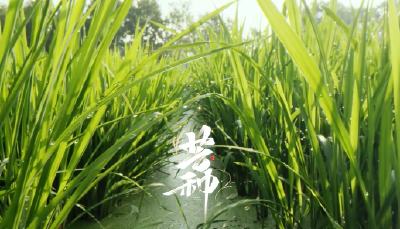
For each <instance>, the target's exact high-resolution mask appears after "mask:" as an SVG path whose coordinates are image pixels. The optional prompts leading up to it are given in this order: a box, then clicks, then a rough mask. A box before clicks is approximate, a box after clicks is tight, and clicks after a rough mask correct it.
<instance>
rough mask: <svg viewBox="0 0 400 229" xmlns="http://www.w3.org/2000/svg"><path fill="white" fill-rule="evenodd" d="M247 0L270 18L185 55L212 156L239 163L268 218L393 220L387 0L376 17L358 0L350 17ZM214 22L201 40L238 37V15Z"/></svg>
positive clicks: (375, 223)
mask: <svg viewBox="0 0 400 229" xmlns="http://www.w3.org/2000/svg"><path fill="white" fill-rule="evenodd" d="M258 2H259V5H260V7H261V9H262V10H263V11H264V13H265V16H266V18H267V19H268V22H269V26H270V27H269V28H266V30H265V31H264V33H263V34H262V36H261V37H254V36H248V37H247V39H246V40H247V42H249V43H247V44H244V45H243V46H241V47H235V48H231V49H230V50H229V52H224V53H219V54H217V55H215V56H213V57H209V58H208V59H207V60H202V61H197V62H196V63H193V64H192V69H193V71H194V72H195V75H196V76H197V77H196V81H195V82H198V88H207V89H204V90H203V91H207V92H209V91H208V90H211V92H213V93H215V95H214V96H213V97H212V98H210V99H206V100H203V101H202V102H203V104H202V106H204V107H202V110H204V112H203V115H202V120H203V121H204V122H206V123H207V124H208V125H214V135H215V136H213V137H214V139H217V138H219V140H218V141H217V140H216V141H217V142H222V143H224V144H228V145H229V146H224V147H221V150H220V153H221V156H222V157H224V159H229V157H231V158H232V157H233V158H234V161H235V163H236V164H238V165H241V166H243V167H245V168H247V169H248V171H249V174H251V176H252V180H250V181H249V182H252V183H255V184H256V186H257V190H258V191H256V192H255V193H254V195H256V196H258V197H260V198H261V199H264V200H269V201H271V202H269V203H267V204H266V203H264V202H263V201H261V200H260V201H259V202H260V203H262V204H263V205H264V206H266V207H267V208H268V209H269V210H270V212H271V214H272V216H273V217H274V219H275V221H276V223H277V228H297V227H299V228H397V227H398V217H399V215H398V214H399V211H398V205H399V203H398V201H399V198H398V193H399V192H398V190H399V188H398V186H397V185H398V175H397V174H398V168H399V167H398V165H399V163H398V162H399V153H398V151H397V144H396V142H398V141H397V140H396V139H397V136H398V134H397V133H398V129H397V122H396V121H397V119H396V115H397V113H398V112H397V111H396V109H397V108H398V107H397V108H396V106H397V105H396V104H397V103H396V101H397V96H398V95H397V87H398V85H397V82H398V81H397V78H398V77H399V75H398V74H399V73H398V69H397V68H398V67H397V66H398V64H399V62H398V61H399V57H398V51H396V50H398V49H397V45H398V40H399V36H398V30H399V28H398V24H399V18H398V9H397V8H396V6H395V4H394V1H389V5H388V8H387V9H388V10H387V11H386V12H385V14H384V16H383V19H382V20H381V21H377V20H376V18H375V16H374V14H373V12H372V11H369V9H370V8H371V2H367V1H365V2H363V3H362V4H361V5H360V7H359V9H358V10H356V11H354V18H355V20H354V22H353V23H352V24H351V25H350V26H348V25H346V24H345V23H344V22H343V21H342V20H341V19H340V18H339V17H338V16H336V14H335V12H336V7H337V1H334V0H333V1H330V3H329V6H325V7H323V9H324V12H325V14H324V17H323V19H322V22H321V23H319V24H317V23H316V22H315V20H314V15H315V12H316V7H317V2H316V1H314V3H313V5H312V6H311V8H309V7H308V6H307V5H306V4H305V2H304V1H302V2H300V4H299V5H298V3H297V2H296V1H291V0H289V1H285V4H284V7H283V10H282V12H281V13H280V12H278V10H277V9H276V7H275V6H274V5H273V3H272V2H271V1H258ZM239 4H240V3H239ZM362 6H364V7H365V9H366V10H364V14H363V15H361V9H362ZM221 26H222V27H223V28H222V31H224V33H223V34H220V35H219V36H217V35H216V34H215V33H213V31H209V37H210V38H211V39H210V41H211V43H210V44H209V46H207V47H206V48H205V49H207V48H211V47H213V46H224V45H227V44H238V43H242V42H243V40H242V39H243V38H245V35H244V34H243V33H242V30H243V29H242V27H241V26H240V24H239V22H237V20H236V21H235V23H234V25H233V26H232V27H231V28H227V27H226V26H224V24H223V22H221ZM202 51H203V50H202V49H200V48H198V49H196V50H194V51H193V52H202ZM199 90H200V89H199ZM216 124H217V125H218V126H217V125H216ZM249 147H250V148H253V149H249ZM227 163H228V162H227ZM234 170H235V169H233V170H232V172H233V173H235V172H237V173H238V174H241V175H242V176H243V177H248V174H245V173H243V172H239V171H234ZM395 174H396V175H395ZM236 182H239V183H238V184H237V185H239V186H241V185H243V184H241V183H240V180H239V179H238V180H237V181H236ZM245 189H246V190H250V192H254V189H253V187H252V186H249V185H247V187H246V186H245ZM210 221H211V220H210Z"/></svg>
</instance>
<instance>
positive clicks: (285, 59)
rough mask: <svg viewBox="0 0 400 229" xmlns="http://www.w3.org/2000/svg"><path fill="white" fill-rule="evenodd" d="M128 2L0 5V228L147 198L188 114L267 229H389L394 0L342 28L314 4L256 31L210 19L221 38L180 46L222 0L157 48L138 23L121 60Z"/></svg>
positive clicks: (98, 212) (395, 108) (55, 223)
mask: <svg viewBox="0 0 400 229" xmlns="http://www.w3.org/2000/svg"><path fill="white" fill-rule="evenodd" d="M132 2H133V0H125V1H123V2H122V4H121V5H120V6H118V5H117V1H115V0H102V1H100V0H99V1H96V2H95V4H93V5H92V6H91V7H90V8H89V9H86V8H85V1H67V0H62V1H60V3H59V4H58V5H57V6H56V7H55V8H54V7H53V6H52V4H51V1H50V0H41V1H35V2H34V4H33V6H32V7H33V9H34V10H33V11H31V12H30V13H28V14H27V15H25V13H24V11H23V10H22V3H23V1H22V0H12V1H10V4H9V7H8V11H7V14H6V22H5V24H4V25H0V26H2V27H1V28H0V160H1V164H0V217H1V218H0V219H1V221H0V228H10V229H11V228H29V229H34V228H66V227H67V226H68V225H69V224H70V223H71V222H73V221H74V220H76V219H79V218H82V217H90V218H95V219H101V218H104V217H106V216H107V215H108V214H109V209H110V207H111V206H113V205H115V204H116V202H117V200H118V198H119V197H120V196H123V195H126V194H138V193H146V189H147V188H151V184H148V183H146V179H145V178H146V173H147V172H148V171H150V170H151V169H155V168H159V167H161V166H163V165H164V164H165V162H164V161H165V160H164V159H166V158H167V157H168V156H169V154H167V151H168V150H169V149H171V148H173V146H172V142H173V141H172V139H173V138H174V137H176V136H178V135H179V133H180V130H181V128H182V126H183V125H185V123H179V121H180V120H181V118H182V116H183V114H184V112H185V111H187V110H191V109H193V110H194V109H196V114H197V115H196V119H195V120H196V121H197V124H198V125H199V126H201V125H203V124H204V125H209V126H210V127H211V128H212V130H213V132H212V134H213V136H212V137H213V138H214V140H215V142H216V143H217V144H218V146H216V147H215V148H214V149H213V151H214V152H216V157H219V158H220V159H221V160H222V162H223V165H224V169H226V171H227V172H229V173H230V174H231V176H232V178H233V181H235V183H236V186H237V191H238V194H239V195H241V196H247V197H248V198H249V200H247V201H243V202H242V203H243V204H249V203H251V204H256V205H258V206H259V209H260V212H261V215H262V216H263V217H272V218H273V219H274V220H275V222H276V225H277V228H397V227H398V226H399V223H398V218H399V214H400V213H399V211H398V205H399V201H400V198H399V193H400V191H399V190H400V186H399V185H400V169H399V168H400V167H399V163H400V148H399V146H398V144H397V143H398V142H400V122H396V121H397V120H400V111H399V108H400V92H399V89H400V52H399V50H400V33H399V14H398V12H399V10H398V8H396V5H395V1H394V0H389V1H388V7H387V8H386V11H385V12H384V16H383V17H382V19H381V20H377V19H376V18H375V15H374V14H373V12H369V11H368V10H365V11H364V12H363V13H361V10H354V18H355V19H354V22H353V23H352V24H351V25H346V24H345V23H344V22H343V21H342V20H341V19H340V18H339V17H337V16H336V14H335V11H336V8H337V1H335V0H331V1H330V3H329V5H328V6H326V7H324V8H323V9H324V12H325V13H324V17H323V20H322V22H321V23H319V24H317V23H316V22H315V20H314V16H313V15H315V14H316V10H317V9H316V7H317V4H316V1H314V3H313V4H312V5H311V6H307V5H305V4H304V3H305V2H304V1H301V2H300V3H299V2H297V1H295V0H287V1H286V4H285V5H284V7H283V10H282V12H278V10H277V9H276V7H275V6H274V5H273V3H272V2H271V1H270V0H263V1H261V0H259V1H258V2H259V5H260V8H261V9H262V10H263V11H264V13H265V16H266V18H267V19H268V21H269V26H268V27H267V28H266V29H265V30H264V31H263V32H262V33H261V34H260V35H255V34H248V35H247V34H244V33H243V26H241V23H240V22H238V21H237V20H235V21H234V23H233V24H232V25H231V26H229V27H228V26H227V25H226V24H224V22H223V20H222V19H220V29H219V32H218V33H217V32H216V31H213V30H212V29H211V28H210V27H207V30H206V31H207V36H203V35H204V34H203V33H200V32H199V39H198V40H196V41H194V42H193V43H190V44H177V42H179V40H180V39H181V38H182V37H184V36H185V35H187V34H189V33H191V32H193V31H197V29H198V28H199V27H200V26H201V25H203V24H204V23H205V22H206V21H207V20H209V19H210V18H213V17H215V16H217V15H218V14H219V13H220V12H221V11H223V10H224V9H225V8H227V7H228V6H229V5H231V4H228V5H225V6H223V7H221V8H219V9H217V10H215V11H214V12H212V13H210V14H209V15H207V16H205V17H204V18H202V19H200V20H199V21H197V22H195V23H193V25H191V26H190V27H189V28H187V29H186V30H184V31H182V32H181V33H176V35H175V37H174V38H173V39H172V40H170V41H169V42H168V43H166V44H165V45H164V46H163V48H161V49H158V50H151V48H150V47H149V45H148V44H143V43H142V42H141V39H140V38H141V36H142V34H143V32H144V29H143V30H140V29H139V28H138V27H137V28H138V29H137V30H136V32H135V38H136V39H134V41H133V43H131V44H129V45H128V44H126V45H125V48H124V54H123V55H122V54H121V52H120V51H119V49H118V48H116V47H111V48H110V44H111V42H112V39H113V37H114V35H115V33H116V32H117V29H118V27H119V26H120V24H121V23H122V21H123V19H124V17H125V16H126V14H127V13H128V10H129V6H130V5H131V4H132ZM363 4H364V7H367V8H368V7H370V2H367V1H364V3H363ZM89 15H92V17H93V18H92V20H91V26H90V29H89V30H88V31H85V30H82V29H81V28H82V26H83V24H84V23H85V21H86V19H87V17H88V16H89ZM29 20H32V37H31V38H30V42H29V44H28V42H27V37H26V35H25V26H26V24H27V22H28V21H29ZM160 26H161V25H160ZM163 29H166V28H163ZM50 32H51V33H53V34H54V35H53V38H52V40H51V45H50V47H49V48H48V49H47V48H46V47H45V45H46V43H47V42H48V35H49V33H50ZM172 32H173V31H172ZM203 37H207V38H208V39H207V40H206V39H205V38H203ZM166 53H167V54H168V55H166ZM177 123H179V124H177ZM257 197H258V198H257ZM238 205H240V204H235V205H234V206H232V207H237V206H238ZM213 220H214V219H213V217H210V219H209V221H208V223H207V224H205V225H204V226H205V227H206V228H208V227H209V226H210V225H211V222H212V221H213ZM149 223H151V222H149Z"/></svg>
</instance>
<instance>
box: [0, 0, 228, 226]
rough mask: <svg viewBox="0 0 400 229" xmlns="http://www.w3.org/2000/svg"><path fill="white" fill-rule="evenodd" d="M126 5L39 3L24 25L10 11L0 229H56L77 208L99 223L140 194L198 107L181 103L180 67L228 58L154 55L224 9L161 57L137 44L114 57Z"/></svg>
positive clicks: (5, 31) (18, 11) (0, 83)
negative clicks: (187, 111)
mask: <svg viewBox="0 0 400 229" xmlns="http://www.w3.org/2000/svg"><path fill="white" fill-rule="evenodd" d="M131 4H132V0H130V1H123V2H122V3H121V5H118V4H117V1H115V0H104V1H100V0H98V1H95V2H94V4H92V5H91V7H90V8H88V9H86V7H85V1H67V0H62V1H60V3H59V4H58V5H57V6H53V4H52V2H51V1H50V0H42V1H35V2H34V3H33V6H32V11H30V12H29V13H28V15H25V13H24V10H23V9H22V0H13V1H10V3H9V5H8V9H7V13H6V21H5V25H4V27H2V28H0V31H1V33H0V42H1V44H2V45H1V47H0V88H1V97H0V98H1V100H0V102H1V103H0V128H1V131H0V157H1V161H2V164H1V168H2V173H1V178H2V179H1V180H2V181H1V182H2V183H1V196H0V197H1V203H0V206H1V209H0V211H1V219H0V220H1V222H0V228H60V227H63V226H64V225H65V224H66V220H67V219H68V216H69V215H71V211H74V212H75V215H77V214H78V213H80V211H81V210H76V209H75V210H74V208H75V207H79V208H81V209H83V213H88V214H90V215H91V216H95V217H99V218H101V217H104V216H106V215H107V214H108V211H109V206H110V205H113V204H114V203H115V198H116V197H118V196H120V195H122V194H127V193H130V192H136V191H138V190H143V187H144V186H143V184H144V182H143V181H144V179H143V175H144V174H145V172H146V171H147V170H148V169H149V168H151V167H153V166H155V165H157V164H159V163H161V162H162V159H163V158H165V157H166V150H165V146H167V145H168V144H171V138H172V136H175V135H176V134H177V133H178V130H179V127H178V129H176V128H175V127H174V123H175V122H177V121H178V120H179V119H180V114H181V113H182V112H183V111H184V109H183V108H182V107H183V106H184V105H185V106H188V105H190V104H192V103H193V102H194V101H196V100H199V99H201V98H203V97H205V96H197V97H194V98H187V97H185V96H184V95H183V94H182V92H183V86H184V84H185V83H186V82H187V80H188V78H187V77H186V76H187V74H188V73H182V68H181V67H180V66H181V65H183V64H185V63H187V62H190V61H193V60H196V59H198V58H201V57H205V56H208V55H211V54H213V53H216V52H220V51H223V50H225V49H226V48H224V49H220V50H213V51H212V52H206V53H202V54H199V55H197V56H194V57H190V58H184V59H182V58H178V55H175V56H173V57H170V58H163V57H161V56H160V55H161V54H162V52H164V51H165V50H174V49H179V48H181V47H171V44H173V43H174V42H176V41H177V40H179V39H180V38H181V37H183V36H184V35H186V34H188V33H190V32H191V31H193V30H194V29H195V28H196V27H197V26H199V25H201V24H202V23H204V22H205V21H207V20H208V19H209V18H211V17H213V16H215V15H216V14H218V13H219V12H220V11H222V10H223V9H224V8H226V7H227V6H224V7H222V8H220V9H218V10H215V11H214V12H213V13H211V14H210V15H207V16H205V17H204V18H202V19H200V20H199V21H198V22H196V23H195V24H194V25H193V26H191V27H189V28H188V29H186V30H184V31H182V32H181V33H179V34H177V35H176V36H175V37H174V38H172V39H171V40H170V41H169V42H168V43H166V44H165V45H164V47H163V48H164V49H160V50H156V51H151V50H149V46H148V45H146V44H141V43H140V39H136V40H135V42H134V43H133V44H131V45H127V46H126V47H125V50H124V51H125V55H124V57H122V56H121V54H120V53H119V51H118V49H116V48H113V47H111V50H110V44H111V41H112V39H113V37H114V35H115V33H116V31H117V29H118V27H119V26H120V24H121V22H122V20H123V18H124V17H125V15H126V14H127V12H128V10H129V8H130V5H131ZM89 15H91V17H92V20H91V25H90V29H89V30H88V31H85V30H82V26H83V24H84V23H85V21H86V19H87V17H88V16H89ZM29 20H31V21H32V35H31V36H32V37H31V38H30V42H29V44H28V42H27V37H26V33H25V29H26V27H25V26H26V25H27V22H28V21H29ZM49 33H53V34H54V36H52V39H50V40H49V39H48V37H49ZM82 33H83V34H82ZM141 34H142V31H136V36H137V37H140V36H141ZM47 42H50V46H49V49H48V50H46V49H45V44H46V43H47ZM107 201H108V202H107ZM105 202H106V204H104V203H105ZM81 203H82V204H81ZM101 204H103V205H101ZM73 215H74V214H72V216H73ZM81 215H82V214H79V215H77V216H78V217H80V216H81Z"/></svg>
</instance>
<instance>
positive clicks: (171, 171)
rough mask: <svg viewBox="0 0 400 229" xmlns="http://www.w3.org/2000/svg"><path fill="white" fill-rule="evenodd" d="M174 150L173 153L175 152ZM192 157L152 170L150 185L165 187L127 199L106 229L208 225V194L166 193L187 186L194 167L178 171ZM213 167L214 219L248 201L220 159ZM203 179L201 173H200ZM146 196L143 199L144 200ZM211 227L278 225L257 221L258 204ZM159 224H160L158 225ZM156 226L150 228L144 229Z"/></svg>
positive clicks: (82, 224) (92, 228)
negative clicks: (223, 169)
mask: <svg viewBox="0 0 400 229" xmlns="http://www.w3.org/2000/svg"><path fill="white" fill-rule="evenodd" d="M184 131H185V133H187V132H191V131H192V132H194V133H196V135H197V133H198V131H199V130H193V129H192V126H191V125H187V126H186V127H185V128H184ZM185 142H187V137H186V135H184V136H182V139H181V141H180V144H182V143H185ZM172 151H173V150H171V152H172ZM187 157H189V155H188V154H184V153H180V154H177V155H174V156H172V157H171V158H170V162H171V163H169V164H168V165H167V166H165V167H163V168H161V169H158V170H152V171H150V172H149V173H148V175H147V178H146V180H147V184H163V185H162V186H161V185H160V186H156V187H151V188H149V189H148V192H149V193H150V194H151V196H148V195H142V194H143V193H142V194H136V195H132V196H130V197H127V198H125V199H124V200H123V201H122V206H121V207H119V208H118V209H115V210H114V211H113V214H112V215H110V216H109V217H107V218H105V219H103V220H102V221H101V224H102V226H103V227H104V228H110V229H114V228H115V229H131V228H141V227H143V228H157V229H167V228H168V229H181V228H182V229H184V228H190V229H195V228H197V227H198V226H199V224H202V223H204V202H205V194H204V193H202V192H200V191H199V190H198V189H197V190H196V191H194V193H192V194H191V195H190V196H189V197H188V196H186V195H180V194H181V193H180V191H179V192H177V193H176V194H175V195H171V196H165V195H163V193H164V192H168V191H170V190H172V189H175V188H177V187H179V186H181V185H183V184H184V183H185V181H184V180H182V179H180V178H179V176H182V175H184V174H185V173H186V172H187V171H191V172H193V170H192V169H191V167H189V168H187V169H185V170H178V168H176V165H177V164H178V163H179V162H181V161H182V160H183V159H185V158H187ZM211 167H213V172H212V175H214V176H217V177H218V178H219V179H220V178H221V177H223V179H222V180H221V181H220V184H221V185H220V186H219V187H218V188H217V189H216V190H214V192H213V193H211V194H209V195H208V207H207V216H208V217H210V216H211V215H212V214H214V213H215V212H216V211H218V210H220V209H222V208H224V207H226V206H228V205H230V204H233V203H235V202H237V201H239V200H243V199H246V198H244V197H239V196H238V195H237V192H236V187H235V184H234V183H233V182H231V183H229V176H227V175H225V176H221V174H222V172H221V171H219V170H218V169H219V168H220V163H218V161H217V160H215V161H213V162H211ZM196 175H197V177H198V178H200V176H202V175H201V173H197V174H196ZM142 197H143V198H142ZM216 221H218V222H215V223H213V224H212V225H211V227H210V228H233V229H236V228H240V229H260V228H274V222H273V221H268V222H267V223H265V222H264V227H263V226H262V223H261V221H258V220H257V214H256V207H255V206H254V205H248V206H240V207H236V208H232V209H229V210H227V211H226V212H225V213H223V214H221V215H220V216H219V217H218V218H217V219H216ZM157 223H160V224H158V225H156V224H157ZM149 224H154V225H152V226H150V227H144V226H146V225H149ZM70 228H73V229H75V228H76V229H98V228H101V226H99V224H97V223H96V222H86V221H79V222H78V223H77V224H75V225H73V226H71V227H70Z"/></svg>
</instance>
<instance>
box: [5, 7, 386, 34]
mask: <svg viewBox="0 0 400 229" xmlns="http://www.w3.org/2000/svg"><path fill="white" fill-rule="evenodd" d="M53 1H54V2H58V1H59V0H53ZM189 1H190V2H191V4H190V12H189V14H190V15H193V16H194V18H195V19H198V17H199V16H200V15H204V14H205V13H207V12H212V11H213V10H214V9H215V6H216V7H221V6H223V5H225V4H227V3H229V2H231V1H232V0H189ZM383 1H384V0H375V1H374V5H377V4H379V3H382V2H383ZM6 2H8V1H7V0H0V3H6ZM157 2H158V4H159V5H160V9H161V12H162V14H163V16H164V17H165V16H167V15H168V13H169V12H170V11H171V10H172V8H173V7H172V6H171V5H170V3H172V4H174V3H175V4H176V3H179V2H182V0H157ZM272 2H274V3H275V5H276V6H277V8H278V9H279V10H281V9H282V4H283V2H284V0H272ZM306 2H307V3H311V2H312V0H306ZM338 2H340V3H342V4H344V5H346V6H350V4H352V6H353V7H355V8H358V7H359V6H360V3H361V0H338ZM235 10H236V4H232V5H231V6H230V7H229V8H228V9H226V10H224V11H223V13H222V15H223V17H224V18H232V19H233V18H234V17H235ZM238 18H239V21H240V22H242V21H243V20H244V19H245V30H248V29H249V28H250V27H255V28H258V27H259V26H260V22H261V26H262V28H263V27H265V26H266V24H267V20H266V19H265V16H264V15H263V13H262V11H261V9H260V7H259V6H258V4H257V1H256V0H240V1H239V11H238Z"/></svg>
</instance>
